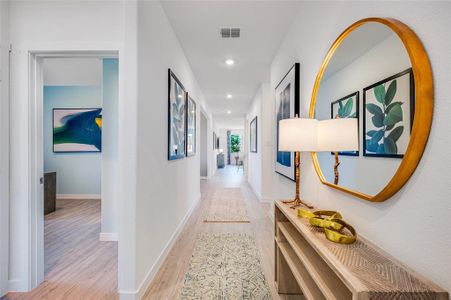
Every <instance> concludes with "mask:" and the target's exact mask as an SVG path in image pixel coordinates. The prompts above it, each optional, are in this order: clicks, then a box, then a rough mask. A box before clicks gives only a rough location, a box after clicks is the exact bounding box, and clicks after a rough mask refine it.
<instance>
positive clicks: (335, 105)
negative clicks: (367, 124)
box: [330, 91, 360, 156]
mask: <svg viewBox="0 0 451 300" xmlns="http://www.w3.org/2000/svg"><path fill="white" fill-rule="evenodd" d="M359 112H360V110H359V92H358V91H357V92H355V93H352V94H350V95H347V96H345V97H343V98H340V99H338V100H337V101H334V102H332V103H331V104H330V118H331V119H337V118H341V119H343V118H356V119H357V124H359V121H358V120H359ZM332 154H334V153H333V152H332ZM338 155H348V156H359V151H341V152H338Z"/></svg>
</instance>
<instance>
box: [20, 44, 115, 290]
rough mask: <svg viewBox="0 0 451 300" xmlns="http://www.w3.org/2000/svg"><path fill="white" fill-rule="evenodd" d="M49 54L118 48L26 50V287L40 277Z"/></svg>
mask: <svg viewBox="0 0 451 300" xmlns="http://www.w3.org/2000/svg"><path fill="white" fill-rule="evenodd" d="M52 57H68V58H69V57H70V58H74V57H95V58H99V57H101V58H107V57H119V49H117V50H93V51H84V50H73V51H72V50H64V51H29V107H30V110H29V111H30V115H29V120H30V122H29V149H28V150H29V151H28V153H29V162H30V163H29V172H28V176H29V189H28V191H29V201H30V202H29V212H28V218H29V222H28V224H29V228H28V229H29V232H30V234H29V249H28V253H29V259H30V264H29V270H28V271H29V272H28V282H29V289H32V288H34V287H36V286H38V285H39V284H40V283H41V282H42V281H43V280H44V213H43V212H44V194H43V193H44V185H43V184H42V182H41V178H43V176H44V159H43V157H44V155H43V148H44V147H43V146H44V145H43V128H42V126H43V125H42V124H43V60H44V59H45V58H52ZM120 63H121V60H120V59H119V64H120ZM121 79H122V78H119V81H120V80H121ZM42 180H43V179H42ZM118 222H119V220H118Z"/></svg>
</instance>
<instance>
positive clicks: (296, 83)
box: [274, 63, 301, 181]
mask: <svg viewBox="0 0 451 300" xmlns="http://www.w3.org/2000/svg"><path fill="white" fill-rule="evenodd" d="M300 69H301V64H300V63H295V64H294V65H293V66H292V67H291V68H290V69H289V70H288V72H287V73H286V74H285V75H284V76H283V78H282V79H281V80H280V81H279V83H278V84H277V86H276V88H275V94H276V97H275V99H274V106H275V116H274V117H275V123H276V126H275V131H276V132H275V145H276V149H275V153H276V158H275V166H274V170H275V172H276V173H277V174H279V175H282V176H284V177H286V178H288V179H290V180H292V181H295V180H296V168H295V165H294V163H295V162H294V153H293V152H284V151H278V148H279V118H278V115H279V113H280V112H279V111H278V104H279V107H280V103H279V101H278V95H280V90H279V89H281V88H286V87H287V86H288V85H287V82H286V81H287V80H288V79H289V76H290V75H291V77H292V78H293V81H290V82H288V84H289V85H290V88H291V85H293V99H291V98H290V107H291V104H292V105H293V108H294V109H293V111H291V110H290V112H289V117H288V118H294V117H296V116H300V115H301V104H300V91H301V90H300ZM292 72H294V74H292ZM291 102H293V103H291ZM283 119H286V118H283ZM280 120H282V119H280ZM287 153H289V158H288V160H289V161H290V166H289V167H287V166H284V165H283V164H281V163H279V161H278V160H279V156H280V155H283V156H287Z"/></svg>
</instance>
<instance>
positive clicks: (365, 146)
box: [310, 18, 434, 202]
mask: <svg viewBox="0 0 451 300" xmlns="http://www.w3.org/2000/svg"><path fill="white" fill-rule="evenodd" d="M433 101H434V92H433V83H432V73H431V67H430V63H429V59H428V57H427V54H426V52H425V50H424V48H423V45H422V43H421V41H420V40H419V38H418V37H417V36H416V34H415V33H414V32H413V31H412V30H411V29H410V28H409V27H408V26H406V25H405V24H403V23H402V22H400V21H397V20H394V19H385V18H368V19H363V20H360V21H358V22H356V23H354V24H352V25H351V26H350V27H349V28H347V29H346V30H345V31H344V32H343V33H342V34H341V35H340V36H339V37H338V38H337V40H336V41H335V42H334V43H333V45H332V47H331V48H330V50H329V52H328V53H327V56H326V58H325V59H324V61H323V63H322V65H321V68H320V70H319V73H318V75H317V78H316V81H315V85H314V88H313V94H312V99H311V103H310V118H316V119H318V120H326V119H343V118H356V119H357V122H356V123H357V124H358V126H354V127H352V128H354V129H349V128H351V127H349V128H348V129H343V130H348V131H347V132H345V131H342V132H340V131H339V130H340V129H339V128H334V131H337V132H338V134H337V133H334V135H335V138H334V139H335V140H336V141H330V143H328V144H329V147H330V149H329V148H328V149H326V150H330V151H327V152H326V151H324V152H318V153H312V158H313V162H314V166H315V169H316V172H317V174H318V176H319V178H320V180H321V182H322V183H323V184H326V185H328V186H330V187H333V188H336V189H338V190H341V191H343V192H347V193H350V194H352V195H355V196H357V197H360V198H363V199H365V200H369V201H373V202H381V201H385V200H386V199H388V198H390V197H391V196H392V195H393V194H395V193H396V192H397V191H398V190H399V189H400V188H401V187H402V186H403V185H404V184H405V183H406V182H407V180H408V179H409V177H410V176H411V175H412V173H413V172H414V171H415V168H416V167H417V165H418V163H419V161H420V159H421V156H422V154H423V151H424V148H425V146H426V142H427V139H428V135H429V131H430V128H431V123H432V112H433ZM338 123H339V122H338ZM338 123H337V124H338ZM356 127H357V129H356ZM349 130H353V131H352V132H351V134H350V132H349ZM349 136H351V137H352V138H355V139H356V141H357V143H354V146H353V147H354V148H353V147H351V146H348V148H346V143H347V142H348V144H349ZM340 139H342V140H340ZM345 139H346V141H344V140H345ZM334 142H335V143H336V144H337V145H339V146H337V147H338V148H334ZM350 144H352V143H350ZM355 144H358V145H359V146H358V147H357V148H355V147H356V146H355Z"/></svg>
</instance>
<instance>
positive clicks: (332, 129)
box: [317, 118, 359, 184]
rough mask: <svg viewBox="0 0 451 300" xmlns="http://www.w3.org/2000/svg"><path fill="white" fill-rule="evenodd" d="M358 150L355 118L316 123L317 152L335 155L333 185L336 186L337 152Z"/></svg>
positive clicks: (337, 174) (337, 178)
mask: <svg viewBox="0 0 451 300" xmlns="http://www.w3.org/2000/svg"><path fill="white" fill-rule="evenodd" d="M357 150H359V132H358V123H357V119H356V118H347V119H331V120H323V121H320V122H319V123H318V150H317V151H331V152H334V154H335V164H334V174H335V179H334V184H338V181H339V173H338V166H339V165H340V161H339V159H338V152H339V151H357Z"/></svg>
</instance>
